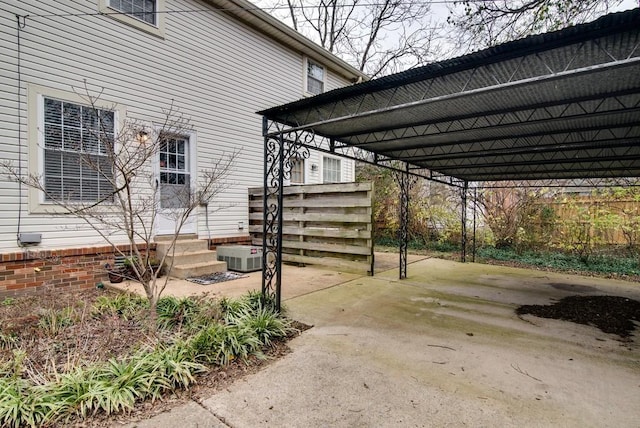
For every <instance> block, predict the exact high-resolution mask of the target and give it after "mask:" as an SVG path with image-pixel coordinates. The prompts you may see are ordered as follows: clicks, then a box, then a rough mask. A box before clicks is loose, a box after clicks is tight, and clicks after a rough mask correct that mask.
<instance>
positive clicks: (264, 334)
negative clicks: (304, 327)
mask: <svg viewBox="0 0 640 428" xmlns="http://www.w3.org/2000/svg"><path fill="white" fill-rule="evenodd" d="M234 324H235V325H236V326H238V327H239V328H241V329H246V330H248V331H252V332H253V333H254V334H255V335H256V336H257V338H258V340H259V341H260V343H261V344H262V345H265V346H272V345H273V342H274V341H275V340H276V339H279V338H281V337H285V336H286V335H287V334H289V333H290V332H292V331H293V330H294V329H293V328H292V327H291V324H290V323H289V322H288V321H286V320H285V319H283V318H281V317H279V316H278V314H277V313H276V312H275V311H274V310H273V309H271V308H268V307H265V308H262V307H261V308H258V309H257V310H256V311H253V312H249V313H244V314H242V315H241V316H239V317H238V318H236V319H234Z"/></svg>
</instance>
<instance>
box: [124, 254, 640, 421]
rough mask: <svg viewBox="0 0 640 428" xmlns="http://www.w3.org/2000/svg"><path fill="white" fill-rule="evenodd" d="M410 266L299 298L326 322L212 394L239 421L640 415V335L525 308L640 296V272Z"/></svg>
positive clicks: (308, 315)
mask: <svg viewBox="0 0 640 428" xmlns="http://www.w3.org/2000/svg"><path fill="white" fill-rule="evenodd" d="M408 273H409V277H408V278H407V279H406V280H403V281H398V280H397V269H394V270H390V271H387V272H383V273H381V274H378V275H376V276H375V277H364V276H361V277H359V278H354V279H351V280H349V281H347V282H343V283H342V284H340V285H339V286H333V287H330V288H324V289H320V290H318V291H316V292H312V293H302V294H300V295H298V296H297V297H293V298H290V299H289V300H288V301H287V306H288V308H289V311H290V314H291V316H292V317H293V318H295V319H298V320H300V321H303V322H306V323H308V324H313V325H314V328H312V329H310V330H308V331H306V332H305V333H304V334H303V335H302V336H300V337H298V338H296V339H295V340H293V341H292V342H291V348H292V350H293V352H292V353H291V354H289V355H287V356H285V357H284V358H282V359H280V360H278V361H276V362H274V363H273V364H271V365H269V366H267V367H266V368H265V369H264V370H262V371H261V372H259V373H256V374H254V375H251V376H249V377H246V378H244V379H242V380H240V381H238V382H236V383H235V384H233V385H231V386H230V387H229V388H228V389H227V390H224V391H220V392H219V393H217V394H214V395H213V396H211V397H210V398H208V399H205V400H204V401H203V402H202V403H201V404H202V406H204V407H205V408H206V409H207V410H208V411H209V413H210V417H211V418H213V419H215V420H217V421H224V422H225V423H226V424H227V425H228V426H231V427H237V428H240V427H257V426H270V427H272V426H275V427H325V426H331V427H355V426H357V427H369V426H371V427H407V426H414V427H444V426H456V427H458V426H474V427H479V426H491V427H493V426H500V427H547V426H562V427H607V426H610V427H637V426H638V420H640V406H638V403H640V340H639V339H638V338H636V339H634V340H633V341H621V340H619V338H618V337H616V336H612V335H608V334H605V333H602V332H601V331H600V330H597V329H596V328H594V327H590V326H584V325H577V324H573V323H569V322H564V321H558V320H547V319H540V318H535V317H530V316H526V317H523V318H519V317H518V316H516V315H515V313H514V309H515V308H516V307H517V306H518V305H521V304H536V303H540V304H548V303H551V302H553V301H555V300H557V299H560V298H562V297H564V296H567V295H575V294H582V295H596V294H608V295H619V296H627V297H629V298H634V299H637V300H640V284H631V283H628V282H622V281H615V280H608V279H601V278H587V277H580V276H572V275H562V274H555V273H549V272H541V271H535V270H527V269H514V268H507V267H499V266H489V265H480V264H471V263H468V264H460V263H456V262H450V261H444V260H438V259H428V260H422V261H418V262H415V263H412V264H411V265H410V266H409V272H408ZM180 411H181V410H180V409H175V410H174V412H178V413H179V412H180ZM182 411H184V412H187V411H188V409H186V408H185V409H183V410H182ZM152 422H153V424H154V425H153V426H156V427H168V426H175V425H171V424H170V422H169V419H166V418H165V416H164V415H159V416H156V417H154V418H153V419H152ZM131 426H132V427H133V426H135V425H131ZM146 426H152V425H146ZM182 426H185V427H186V426H197V425H188V424H187V425H185V424H182ZM200 426H202V425H200Z"/></svg>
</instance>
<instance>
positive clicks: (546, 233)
mask: <svg viewBox="0 0 640 428" xmlns="http://www.w3.org/2000/svg"><path fill="white" fill-rule="evenodd" d="M512 185H513V187H510V188H499V189H485V190H483V191H482V192H480V193H478V198H477V202H476V203H477V204H478V206H479V207H480V208H481V212H482V215H483V217H484V223H485V224H486V225H487V226H488V227H489V229H491V232H492V233H493V236H494V239H495V243H496V247H497V248H506V247H515V249H516V250H523V249H525V248H526V247H527V246H531V245H534V244H537V243H539V242H541V241H542V242H544V240H547V242H548V240H549V239H550V237H551V235H552V233H553V227H554V214H553V212H552V211H549V210H547V209H545V206H544V204H542V203H541V202H542V201H543V200H545V199H547V198H549V197H550V196H551V193H550V192H549V191H548V190H547V189H534V188H526V187H525V188H523V187H518V183H512Z"/></svg>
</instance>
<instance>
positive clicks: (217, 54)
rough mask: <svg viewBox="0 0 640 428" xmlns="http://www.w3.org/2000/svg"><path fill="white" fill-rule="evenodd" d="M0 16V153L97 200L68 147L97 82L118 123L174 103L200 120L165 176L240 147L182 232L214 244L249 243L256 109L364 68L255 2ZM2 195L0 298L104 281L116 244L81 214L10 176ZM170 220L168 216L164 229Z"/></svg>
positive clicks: (258, 164) (24, 7)
mask: <svg viewBox="0 0 640 428" xmlns="http://www.w3.org/2000/svg"><path fill="white" fill-rule="evenodd" d="M0 24H1V25H0V28H2V30H0V46H2V51H3V53H4V55H3V60H2V63H1V65H0V70H1V78H2V83H3V84H2V85H0V108H1V110H0V135H1V142H0V150H1V152H2V153H1V154H0V157H1V158H3V159H4V160H8V161H10V162H12V163H13V165H15V167H16V168H18V169H19V171H20V173H21V174H24V175H26V174H40V175H42V176H43V178H44V180H45V182H47V180H48V185H51V186H54V187H55V186H58V187H59V190H60V191H62V190H61V189H63V188H65V189H69V188H71V189H73V191H76V192H83V193H82V198H91V197H97V196H96V195H98V194H100V192H101V191H100V189H99V186H100V183H99V180H92V177H89V176H86V175H83V173H82V172H80V171H79V169H78V168H77V167H76V168H74V164H73V163H74V159H76V161H77V156H78V153H75V152H74V150H78V149H77V148H75V149H74V147H73V146H72V145H69V146H67V145H66V144H65V143H66V141H67V140H66V139H65V138H66V136H71V137H72V138H76V139H78V138H80V139H82V136H81V135H82V132H83V130H82V126H83V124H82V123H83V122H82V119H80V118H81V117H82V114H83V112H86V111H87V107H88V105H87V99H86V97H84V96H83V94H82V91H83V90H84V89H83V88H84V85H85V82H86V85H87V86H88V87H89V88H90V90H91V91H95V92H94V94H95V93H99V94H100V96H99V100H98V103H99V105H98V108H101V109H103V112H102V113H103V114H102V117H103V122H102V125H103V126H105V125H106V127H107V128H110V127H111V128H113V129H114V130H116V129H117V128H118V126H119V125H121V124H122V123H124V121H125V120H134V121H137V122H139V123H143V124H147V125H149V126H154V124H156V123H158V122H160V121H162V120H163V110H166V109H168V108H169V107H170V106H171V105H173V106H174V107H175V108H177V109H179V110H180V112H181V113H182V114H183V115H184V117H186V118H188V119H189V120H190V125H191V129H190V131H189V132H188V133H186V134H185V135H179V136H178V138H177V141H176V144H175V145H173V148H172V149H171V150H168V151H167V153H164V158H163V159H164V161H163V160H161V159H160V155H159V156H158V157H156V158H155V160H154V163H156V164H155V165H151V166H150V167H151V168H154V171H158V180H159V183H160V185H162V178H161V173H162V171H165V170H166V168H169V167H170V168H171V169H174V170H173V171H168V170H166V171H165V172H170V173H172V174H174V175H176V176H180V177H181V179H182V180H183V181H187V182H191V183H195V179H196V177H197V174H198V172H199V171H200V170H202V169H203V168H206V167H207V165H209V164H210V163H211V162H213V161H214V160H215V159H217V158H220V157H221V156H223V155H224V154H225V153H232V152H237V153H238V155H237V157H236V159H235V162H234V166H233V173H232V174H231V176H230V178H229V182H230V187H229V188H228V189H227V190H226V191H225V192H224V193H223V194H222V195H221V196H220V197H219V198H218V199H217V200H214V201H212V204H217V205H218V206H210V207H209V206H208V207H199V208H198V209H197V210H196V212H195V214H194V216H193V217H194V218H193V221H190V222H189V223H188V224H187V225H186V226H185V228H184V229H183V231H182V232H183V233H185V234H195V235H197V237H198V238H200V239H208V240H209V241H210V244H211V245H216V244H219V243H226V242H247V241H249V240H250V238H249V234H248V223H249V222H248V207H247V205H248V195H247V189H248V188H249V187H255V186H260V185H262V183H263V147H262V142H263V139H262V136H261V135H262V123H261V121H260V118H259V116H257V115H256V114H255V112H256V111H257V110H261V109H264V108H266V107H268V106H271V105H273V104H279V103H283V102H288V101H293V100H296V99H299V98H302V97H306V96H310V95H315V94H318V93H321V92H324V91H328V90H332V89H335V88H338V87H342V86H345V85H349V84H351V83H353V82H356V81H358V80H362V79H366V76H365V75H363V74H362V73H360V72H359V71H358V70H356V69H354V68H353V67H351V66H349V65H348V64H346V63H345V62H343V61H341V60H340V59H338V58H337V57H335V56H333V55H332V54H330V53H329V52H327V51H326V50H324V49H322V48H320V47H319V46H317V45H315V44H314V43H312V42H310V41H309V40H308V39H306V38H304V37H302V36H301V35H300V34H298V33H297V32H295V31H293V30H292V29H290V28H289V27H287V26H285V25H284V24H282V23H280V22H279V21H278V20H276V19H274V18H273V17H271V16H270V15H268V14H267V13H265V12H263V11H261V10H260V9H258V8H256V7H255V6H254V5H253V4H251V3H250V2H248V1H245V0H210V1H198V0H131V1H127V2H124V1H119V0H66V1H63V2H53V1H40V0H24V1H20V2H13V1H8V2H7V1H0ZM73 117H76V118H77V120H76V121H75V122H74V120H73ZM52 129H56V130H57V132H48V131H49V130H52ZM50 147H56V148H57V149H56V150H55V151H51V150H49V153H47V150H48V148H50ZM170 157H173V158H175V159H177V161H176V162H172V165H168V164H167V162H166V159H168V158H170ZM54 158H55V159H54ZM76 166H77V165H76ZM296 168H297V170H298V174H297V175H296V176H295V177H294V181H297V182H304V183H320V182H323V181H332V182H335V181H352V180H353V179H354V169H355V168H354V162H353V161H347V160H343V159H341V158H339V157H337V156H333V155H330V154H323V153H321V152H314V153H312V154H311V155H310V157H308V158H307V159H305V160H301V161H300V162H299V163H298V164H297V165H296ZM92 195H93V196H92ZM0 201H1V202H2V204H1V205H0V219H1V220H0V254H1V257H0V258H1V262H0V295H2V294H13V293H17V292H24V291H29V290H31V291H33V290H37V289H39V288H40V287H42V286H55V287H59V286H73V287H86V286H93V285H94V284H95V283H96V282H98V281H99V280H101V279H103V278H104V272H102V271H100V270H99V269H96V268H97V267H99V266H101V265H103V264H104V263H105V261H109V260H111V259H113V248H112V247H111V246H108V245H106V244H105V241H104V240H103V239H101V237H100V236H99V234H97V233H96V232H95V231H93V230H92V229H91V228H88V227H87V226H85V225H84V223H83V222H82V221H81V220H79V219H78V218H76V217H74V216H70V215H60V214H56V213H55V211H56V209H55V207H54V206H51V204H49V203H48V202H47V200H46V199H45V198H44V197H43V194H41V193H40V192H38V191H37V190H34V189H33V188H27V187H25V186H24V185H20V184H18V183H17V182H15V181H12V180H10V179H9V178H8V177H7V175H6V174H4V173H3V175H2V177H1V178H0ZM219 206H228V208H226V209H223V210H220V211H216V209H217V208H218V207H219ZM207 210H209V212H207ZM214 211H215V212H214ZM171 226H172V225H171V224H167V221H166V220H164V221H163V220H161V219H158V221H157V230H155V232H154V233H156V234H158V235H162V234H163V233H165V230H173V229H172V227H171ZM122 242H123V243H125V242H127V241H126V238H124V237H123V240H122Z"/></svg>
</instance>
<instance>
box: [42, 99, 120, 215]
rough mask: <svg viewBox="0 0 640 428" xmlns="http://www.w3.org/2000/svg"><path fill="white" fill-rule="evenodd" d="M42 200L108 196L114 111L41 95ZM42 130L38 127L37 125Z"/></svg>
mask: <svg viewBox="0 0 640 428" xmlns="http://www.w3.org/2000/svg"><path fill="white" fill-rule="evenodd" d="M41 99H42V103H43V113H44V115H43V116H44V117H43V129H44V132H42V138H43V141H42V143H41V146H42V152H43V165H44V173H43V176H44V187H45V196H44V201H45V202H47V201H52V200H62V199H64V200H68V201H77V202H93V201H99V200H103V199H105V198H107V199H108V198H110V197H111V194H112V192H113V187H112V185H111V182H112V178H113V171H112V167H111V164H110V161H109V156H108V145H109V144H113V140H114V129H115V123H114V112H113V111H109V110H100V109H94V108H93V107H90V106H86V105H81V104H75V103H72V102H67V101H62V100H59V99H55V98H48V97H42V98H41ZM41 129H42V128H41Z"/></svg>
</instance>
